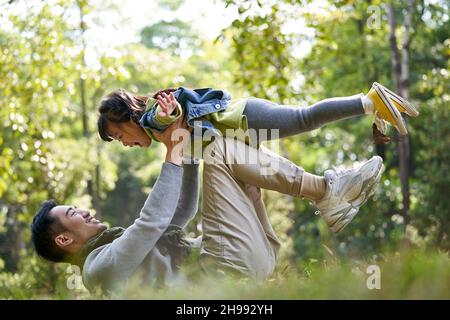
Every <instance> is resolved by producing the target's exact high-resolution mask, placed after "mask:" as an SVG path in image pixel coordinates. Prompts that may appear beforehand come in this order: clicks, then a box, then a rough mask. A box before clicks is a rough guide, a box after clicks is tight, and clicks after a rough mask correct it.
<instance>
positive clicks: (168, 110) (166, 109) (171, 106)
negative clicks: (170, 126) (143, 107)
mask: <svg viewBox="0 0 450 320" xmlns="http://www.w3.org/2000/svg"><path fill="white" fill-rule="evenodd" d="M156 100H157V101H158V104H159V106H160V107H161V109H162V111H161V112H160V113H159V115H160V116H161V117H165V116H169V115H171V114H172V112H173V111H174V110H175V109H176V108H177V107H178V105H179V103H178V101H177V100H176V99H175V96H174V94H173V92H170V94H167V93H165V92H162V93H161V94H159V95H158V96H157V97H156Z"/></svg>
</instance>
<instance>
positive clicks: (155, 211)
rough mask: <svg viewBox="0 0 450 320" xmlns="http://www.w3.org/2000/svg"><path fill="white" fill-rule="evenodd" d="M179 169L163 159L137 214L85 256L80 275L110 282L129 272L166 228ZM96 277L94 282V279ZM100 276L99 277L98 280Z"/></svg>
mask: <svg viewBox="0 0 450 320" xmlns="http://www.w3.org/2000/svg"><path fill="white" fill-rule="evenodd" d="M182 175H183V168H182V167H180V166H177V165H175V164H172V163H169V162H165V163H163V165H162V170H161V174H160V175H159V177H158V180H157V181H156V183H155V185H154V186H153V190H152V192H151V193H150V195H149V196H148V198H147V200H146V201H145V204H144V207H143V208H142V209H141V212H140V216H139V218H137V219H136V220H135V221H134V223H133V224H132V225H131V226H130V227H128V228H127V229H126V230H125V232H124V234H123V235H122V236H121V237H120V238H118V239H116V240H114V241H113V242H112V243H111V244H109V245H107V246H105V248H104V249H103V250H101V251H99V252H98V253H97V254H96V255H95V256H94V255H92V257H91V256H90V257H88V260H87V261H86V262H89V263H85V270H83V271H84V274H85V275H86V277H87V279H90V280H91V281H92V280H94V282H98V281H101V282H105V281H106V282H109V281H111V282H113V281H117V280H120V279H124V278H126V277H128V276H129V275H130V274H132V273H133V272H134V271H135V270H136V269H137V268H138V267H139V265H140V264H141V263H142V261H143V260H144V258H145V257H146V256H147V254H148V253H149V252H150V251H151V250H152V249H153V247H154V246H155V244H156V242H157V241H158V240H159V238H160V237H161V235H162V234H163V233H164V231H165V230H166V229H167V227H168V225H169V223H170V221H171V220H172V218H173V215H174V212H175V209H176V206H177V203H178V198H179V196H180V185H181V178H182ZM95 279H97V281H95ZM100 279H101V280H100Z"/></svg>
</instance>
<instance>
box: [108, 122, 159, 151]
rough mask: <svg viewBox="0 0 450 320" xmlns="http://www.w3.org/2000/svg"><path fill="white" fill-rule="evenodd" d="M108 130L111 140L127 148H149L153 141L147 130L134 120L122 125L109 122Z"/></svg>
mask: <svg viewBox="0 0 450 320" xmlns="http://www.w3.org/2000/svg"><path fill="white" fill-rule="evenodd" d="M106 130H107V131H108V134H109V136H110V137H111V138H113V139H114V140H118V141H120V142H122V144H123V145H124V146H125V147H134V146H138V147H141V148H143V147H148V146H150V145H151V144H152V139H151V138H150V137H149V136H148V134H147V133H146V132H145V130H144V129H143V128H142V127H141V126H140V125H138V124H137V123H135V122H133V121H132V120H130V121H128V122H122V123H113V122H108V124H107V126H106Z"/></svg>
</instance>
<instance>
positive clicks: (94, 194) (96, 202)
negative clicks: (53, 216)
mask: <svg viewBox="0 0 450 320" xmlns="http://www.w3.org/2000/svg"><path fill="white" fill-rule="evenodd" d="M77 5H78V10H79V13H80V32H81V46H82V47H81V53H80V64H81V66H82V68H81V70H84V69H85V67H86V59H85V53H86V42H85V40H84V34H85V32H86V24H85V22H84V12H83V10H84V7H85V6H86V4H85V3H84V2H82V1H80V0H78V1H77ZM82 72H83V71H82ZM86 100H87V99H86V80H85V79H84V77H83V76H82V75H80V103H81V120H82V125H83V136H84V137H85V138H86V142H88V141H89V138H90V131H89V125H88V106H87V102H86ZM96 152H97V150H96ZM93 177H94V179H93ZM99 177H100V166H99V165H98V161H97V164H96V165H95V169H94V172H93V173H92V175H91V177H90V178H89V179H88V181H87V187H86V191H87V193H88V194H89V195H90V197H91V205H92V207H93V208H94V209H95V211H96V217H97V219H100V218H101V207H100V199H99V196H98V195H99V190H97V188H98V186H99V184H100V183H99V182H98V179H99Z"/></svg>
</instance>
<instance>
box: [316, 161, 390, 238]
mask: <svg viewBox="0 0 450 320" xmlns="http://www.w3.org/2000/svg"><path fill="white" fill-rule="evenodd" d="M383 168H384V167H383V159H381V157H379V156H374V157H372V158H371V159H370V160H368V161H366V162H365V163H364V164H363V165H361V166H360V167H359V168H353V169H331V170H327V171H325V173H324V177H325V181H326V183H327V190H326V192H325V196H324V197H323V198H322V199H321V200H319V201H317V202H316V204H315V205H316V207H317V209H318V211H317V212H316V214H320V215H321V216H322V218H323V219H324V220H325V221H326V223H327V224H328V226H329V227H330V228H331V230H333V231H334V232H336V233H337V232H339V231H341V230H342V229H344V228H345V227H346V226H347V225H348V224H349V223H350V221H352V219H353V218H354V217H355V215H356V214H357V213H358V211H359V208H360V207H361V206H362V205H363V204H364V203H366V201H367V199H369V198H370V196H372V194H373V193H374V191H375V187H376V185H377V184H378V182H379V181H380V179H381V175H382V173H383Z"/></svg>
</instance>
